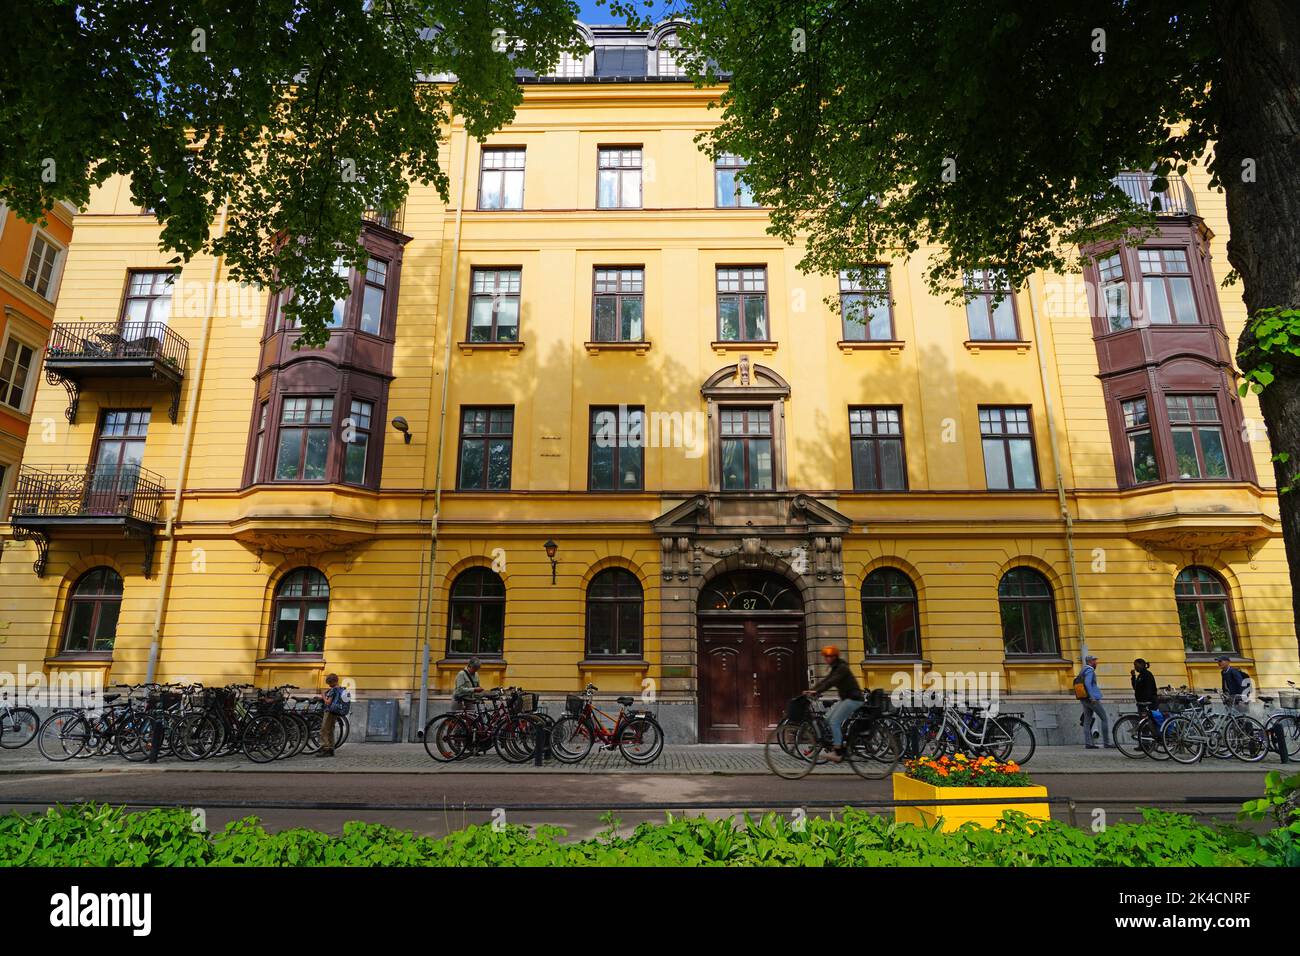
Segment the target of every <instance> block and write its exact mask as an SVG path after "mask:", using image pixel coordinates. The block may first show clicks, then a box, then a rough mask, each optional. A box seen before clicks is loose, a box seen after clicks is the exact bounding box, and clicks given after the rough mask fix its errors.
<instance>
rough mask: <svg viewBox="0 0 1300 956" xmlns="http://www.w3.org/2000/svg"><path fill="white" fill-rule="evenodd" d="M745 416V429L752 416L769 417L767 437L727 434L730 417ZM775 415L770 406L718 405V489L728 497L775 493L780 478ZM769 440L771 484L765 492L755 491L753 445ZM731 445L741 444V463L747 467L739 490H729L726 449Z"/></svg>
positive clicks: (761, 489)
mask: <svg viewBox="0 0 1300 956" xmlns="http://www.w3.org/2000/svg"><path fill="white" fill-rule="evenodd" d="M736 412H742V413H745V428H746V429H748V427H749V418H748V416H749V413H750V412H759V413H761V414H763V415H766V416H767V431H766V432H765V433H758V432H755V433H752V434H751V433H750V432H748V431H744V432H742V433H740V434H738V435H729V434H727V432H726V431H725V428H726V422H727V418H728V415H729V414H732V413H736ZM775 417H776V416H775V414H774V413H773V410H772V406H771V405H745V404H737V403H727V404H719V406H718V487H719V488H720V489H721V490H722V491H724V492H729V493H737V492H752V491H773V490H775V489H776V486H777V481H778V475H777V465H776V456H777V448H776V422H775V420H774V419H775ZM762 440H766V441H767V443H768V452H769V453H770V454H771V456H772V468H771V479H772V481H771V484H770V485H768V486H767V487H766V488H759V487H755V485H754V483H753V480H752V477H751V476H752V472H753V468H754V461H753V454H754V453H753V451H752V447H753V443H754V442H755V441H762ZM728 442H739V443H740V445H741V449H742V451H741V461H742V463H743V467H744V474H743V484H742V487H740V488H728V487H727V486H726V470H725V469H726V453H725V448H726V446H727V443H728Z"/></svg>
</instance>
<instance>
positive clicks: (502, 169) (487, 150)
mask: <svg viewBox="0 0 1300 956" xmlns="http://www.w3.org/2000/svg"><path fill="white" fill-rule="evenodd" d="M502 153H519V154H520V155H522V156H523V162H521V163H520V164H519V165H518V166H492V167H489V166H488V165H487V159H488V156H489V154H492V155H497V154H502ZM527 168H528V147H526V146H504V145H493V146H484V147H483V148H482V149H481V150H480V151H479V159H478V196H477V198H476V208H477V209H478V210H480V211H482V212H518V211H520V210H522V209H523V208H524V188H525V186H526V185H527V178H526V172H525V171H526V170H527ZM516 171H517V172H518V173H519V205H518V206H507V205H506V202H505V199H506V188H505V184H506V174H507V173H513V172H516ZM488 173H500V174H501V205H499V206H485V205H483V179H484V176H485V175H486V174H488Z"/></svg>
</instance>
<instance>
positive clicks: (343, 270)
mask: <svg viewBox="0 0 1300 956" xmlns="http://www.w3.org/2000/svg"><path fill="white" fill-rule="evenodd" d="M334 273H335V275H337V276H338V277H339V278H340V279H343V280H345V281H346V282H347V283H348V294H347V297H346V298H342V299H335V300H334V308H333V310H332V311H331V312H330V317H329V319H328V321H326V323H325V325H326V327H327V328H331V329H341V328H343V323H344V322H346V321H347V317H348V302H349V301H350V300H351V298H352V267H351V266H350V265H348V264H347V263H346V262H344V261H343V260H342V259H340V260H339V261H338V262H336V263H334Z"/></svg>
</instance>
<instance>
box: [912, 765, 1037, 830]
mask: <svg viewBox="0 0 1300 956" xmlns="http://www.w3.org/2000/svg"><path fill="white" fill-rule="evenodd" d="M994 797H1003V798H1006V797H1042V798H1043V799H1044V800H1046V799H1047V788H1046V787H936V786H934V785H932V784H928V783H924V782H922V781H920V780H914V779H912V778H911V777H909V776H907V775H905V774H901V773H896V774H894V799H895V800H945V801H947V800H951V801H952V803H945V804H944V805H943V806H934V807H895V808H894V820H895V821H896V822H898V823H915V824H917V825H918V826H923V827H933V826H934V824H935V821H936V820H938V819H939V818H940V817H942V818H943V832H944V833H948V832H951V831H952V830H956V829H957V828H958V827H959V826H961V825H962V824H963V823H966V822H968V821H973V822H975V823H978V824H979V825H980V826H982V827H989V826H992V825H993V824H995V823H997V821H998V820H1000V819H1002V811H1004V810H1019V811H1020V812H1021V813H1023V814H1025V815H1026V816H1028V817H1030V818H1032V819H1034V820H1050V819H1051V816H1052V815H1051V810H1050V809H1049V808H1048V805H1047V804H1046V803H974V804H971V803H962V802H961V801H962V800H963V799H965V800H979V799H992V798H994Z"/></svg>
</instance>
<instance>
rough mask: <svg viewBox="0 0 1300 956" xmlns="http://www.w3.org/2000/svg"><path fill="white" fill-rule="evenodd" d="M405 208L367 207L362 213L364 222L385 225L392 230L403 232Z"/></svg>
mask: <svg viewBox="0 0 1300 956" xmlns="http://www.w3.org/2000/svg"><path fill="white" fill-rule="evenodd" d="M405 211H406V210H405V209H367V210H366V211H365V212H364V213H362V214H361V221H362V222H363V223H370V224H371V225H375V226H383V227H384V228H385V229H388V230H390V231H392V232H399V233H400V232H402V228H403V220H404V218H405V216H404V213H405Z"/></svg>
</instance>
